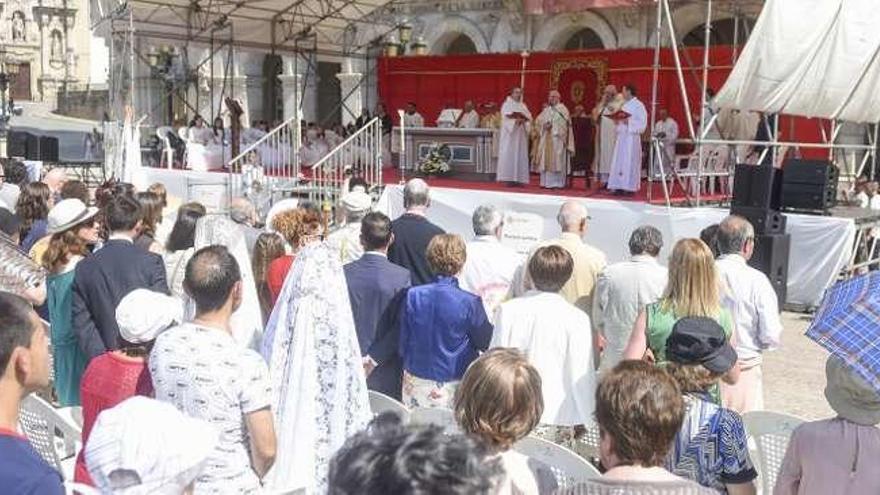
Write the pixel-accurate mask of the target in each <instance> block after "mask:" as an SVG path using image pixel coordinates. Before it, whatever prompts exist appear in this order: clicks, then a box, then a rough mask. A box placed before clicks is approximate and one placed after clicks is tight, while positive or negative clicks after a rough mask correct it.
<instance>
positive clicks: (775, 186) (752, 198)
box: [731, 163, 782, 210]
mask: <svg viewBox="0 0 880 495" xmlns="http://www.w3.org/2000/svg"><path fill="white" fill-rule="evenodd" d="M781 177H782V171H781V170H780V169H778V168H774V167H767V166H763V165H760V166H759V165H750V164H747V163H738V164H737V165H736V171H735V173H734V176H733V199H732V201H731V205H732V206H746V207H751V208H764V209H767V210H778V209H779V207H780V194H781V188H782V180H781Z"/></svg>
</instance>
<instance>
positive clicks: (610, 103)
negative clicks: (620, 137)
mask: <svg viewBox="0 0 880 495" xmlns="http://www.w3.org/2000/svg"><path fill="white" fill-rule="evenodd" d="M621 106H623V96H622V95H621V94H620V93H618V92H617V87H616V86H614V85H613V84H609V85H608V86H605V92H604V93H603V94H602V100H600V101H599V103H598V104H597V105H596V108H595V109H593V121H594V122H595V123H596V126H597V127H598V128H599V132H597V133H596V149H598V153H596V158H595V160H596V176H597V177H598V179H599V182H601V183H602V184H607V183H608V174H609V173H610V172H611V160H612V159H613V158H614V144H615V143H616V142H617V131H616V130H615V126H614V121H613V120H611V119H609V118H608V117H606V115H611V114H612V113H614V112H616V111H618V110H620V107H621Z"/></svg>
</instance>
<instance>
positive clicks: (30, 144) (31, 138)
mask: <svg viewBox="0 0 880 495" xmlns="http://www.w3.org/2000/svg"><path fill="white" fill-rule="evenodd" d="M24 157H25V158H26V159H28V160H40V136H36V135H34V134H28V135H27V144H26V145H25V153H24Z"/></svg>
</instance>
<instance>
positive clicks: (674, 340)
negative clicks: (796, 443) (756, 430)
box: [666, 317, 758, 495]
mask: <svg viewBox="0 0 880 495" xmlns="http://www.w3.org/2000/svg"><path fill="white" fill-rule="evenodd" d="M666 357H667V359H668V363H667V367H666V370H667V372H668V373H669V375H670V376H671V377H672V378H673V379H675V381H676V382H677V383H678V387H679V389H680V390H681V393H682V394H683V398H684V404H685V414H684V422H683V423H682V425H681V430H680V431H679V432H678V435H676V437H675V442H674V443H673V444H672V450H670V452H669V457H668V458H667V460H666V467H667V468H668V469H669V470H670V471H672V472H673V473H675V474H677V475H679V476H682V477H684V478H689V479H692V480H694V481H696V482H698V483H699V484H701V485H703V486H705V487H708V488H712V489H714V490H717V491H718V492H720V493H731V494H743V495H745V494H754V493H755V490H756V487H755V483H754V481H755V478H757V477H758V473H757V471H755V467H754V465H753V464H752V460H751V459H750V458H749V448H748V441H747V437H746V431H745V427H744V426H743V422H742V418H740V416H739V414H737V413H736V412H735V411H732V410H730V409H724V408H721V407H720V406H718V404H717V402H716V401H714V400H713V399H712V397H711V396H710V395H709V391H710V389H711V388H712V387H717V385H718V381H719V380H720V379H721V377H722V376H724V375H725V374H728V373H730V372H731V371H734V372H736V371H737V369H736V351H735V350H734V349H733V347H732V346H731V345H730V342H729V341H728V337H727V335H726V334H725V332H724V329H723V328H721V325H719V324H718V322H716V321H715V320H713V319H712V318H706V317H696V318H682V319H680V320H678V322H677V323H676V324H675V326H673V329H672V333H671V334H670V335H669V338H668V339H667V341H666Z"/></svg>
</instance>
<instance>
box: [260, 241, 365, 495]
mask: <svg viewBox="0 0 880 495" xmlns="http://www.w3.org/2000/svg"><path fill="white" fill-rule="evenodd" d="M262 354H263V357H264V358H265V360H266V362H267V363H269V364H270V366H269V379H270V381H271V385H272V391H273V394H272V403H271V407H272V411H274V412H275V425H276V428H277V431H278V455H277V456H276V458H275V466H274V468H273V469H272V470H271V471H270V472H269V473H268V474H267V475H266V478H265V480H264V482H265V485H266V486H267V487H268V488H269V489H271V490H273V491H275V492H281V493H289V492H291V491H293V490H298V489H304V490H305V493H316V494H317V493H325V492H326V488H327V468H328V464H329V462H330V456H332V454H333V453H334V452H335V451H336V450H337V449H339V448H340V447H341V446H342V444H343V443H344V442H345V440H346V439H347V438H348V437H349V436H351V435H353V434H355V433H356V432H358V431H360V429H361V428H363V427H364V426H366V425H367V423H368V422H369V420H370V417H371V416H372V414H371V412H370V404H369V401H368V399H367V384H366V380H365V379H364V367H363V361H362V360H361V353H360V349H359V347H358V341H357V334H356V332H355V326H354V321H353V320H352V311H351V305H350V303H349V301H348V294H347V293H346V290H345V276H344V274H343V271H342V264H341V263H340V262H339V259H338V258H337V257H336V253H335V252H334V251H333V250H332V249H330V247H329V246H327V245H326V244H324V243H315V244H312V245H311V246H307V247H305V248H303V250H302V251H301V252H300V254H299V255H298V257H297V260H296V265H295V266H294V267H293V270H292V271H291V273H290V275H289V276H288V280H287V283H285V284H284V290H283V291H282V293H281V296H280V297H279V298H278V303H277V306H276V308H275V311H274V312H273V316H272V318H271V319H270V321H269V325H268V326H267V328H266V336H265V339H264V340H263V348H262Z"/></svg>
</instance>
